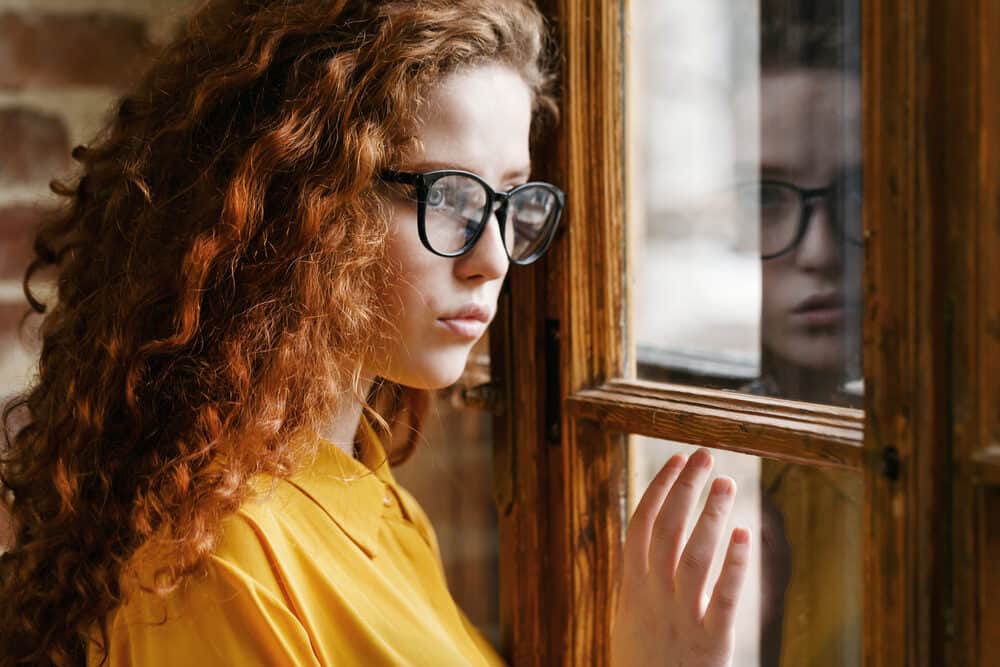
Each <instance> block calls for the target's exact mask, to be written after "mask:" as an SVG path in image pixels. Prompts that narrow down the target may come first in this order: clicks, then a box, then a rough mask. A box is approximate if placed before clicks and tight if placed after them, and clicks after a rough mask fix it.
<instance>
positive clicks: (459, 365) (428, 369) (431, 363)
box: [390, 350, 469, 391]
mask: <svg viewBox="0 0 1000 667" xmlns="http://www.w3.org/2000/svg"><path fill="white" fill-rule="evenodd" d="M468 358H469V351H468V350H464V351H463V352H462V353H461V354H459V353H457V352H452V353H449V354H441V355H434V356H433V357H430V358H427V359H422V360H420V363H416V364H410V367H409V368H406V369H405V370H404V369H400V370H402V371H403V372H400V373H394V374H393V375H395V376H396V377H392V378H390V379H391V380H393V381H394V382H397V383H399V384H402V385H405V386H407V387H412V388H413V389H427V390H432V391H433V390H436V389H444V388H446V387H450V386H451V385H453V384H455V383H456V382H458V380H459V378H461V377H462V373H464V372H465V364H466V361H468Z"/></svg>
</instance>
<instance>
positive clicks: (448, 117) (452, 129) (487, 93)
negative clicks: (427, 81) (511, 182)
mask: <svg viewBox="0 0 1000 667" xmlns="http://www.w3.org/2000/svg"><path fill="white" fill-rule="evenodd" d="M532 104H533V99H532V92H531V90H530V88H529V87H528V85H527V84H526V83H525V81H524V79H523V78H522V77H521V76H520V75H519V74H518V73H517V72H515V71H514V70H513V69H511V68H509V67H506V66H503V65H482V66H475V67H471V68H468V69H464V70H460V71H458V72H454V73H452V74H449V75H448V76H446V77H445V78H444V79H442V80H441V81H440V82H439V83H438V84H436V85H435V86H434V87H433V88H432V89H431V90H430V91H429V92H428V94H427V98H426V104H425V105H424V108H423V109H422V110H421V114H420V116H419V119H418V124H417V131H416V137H417V139H418V143H419V145H418V146H417V147H416V148H415V149H414V151H413V152H412V154H411V155H410V156H409V158H410V162H411V163H414V162H416V163H419V162H424V163H431V164H435V165H438V166H451V167H456V168H462V169H467V170H469V171H474V172H476V173H479V174H481V175H482V176H483V177H485V178H486V179H487V180H489V181H495V180H498V179H502V178H503V176H504V175H506V174H507V173H509V172H512V171H518V170H523V169H525V168H527V167H528V166H530V154H529V134H530V130H531V115H532Z"/></svg>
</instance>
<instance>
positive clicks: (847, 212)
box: [735, 170, 864, 259]
mask: <svg viewBox="0 0 1000 667" xmlns="http://www.w3.org/2000/svg"><path fill="white" fill-rule="evenodd" d="M735 194H736V201H737V203H738V205H739V206H740V208H741V209H742V210H743V213H742V214H741V215H743V216H747V217H748V218H750V219H752V218H754V217H757V216H759V217H760V256H761V259H774V258H775V257H780V256H781V255H784V254H786V253H788V252H790V251H791V250H792V249H794V248H795V247H796V246H798V244H799V243H800V242H801V241H802V239H803V238H804V237H805V235H806V230H807V229H808V228H809V223H810V221H811V220H812V218H813V213H814V212H815V210H816V206H817V205H818V203H819V202H825V204H826V206H827V211H828V212H829V218H830V223H831V225H832V227H833V229H834V232H835V233H836V234H837V236H838V237H839V239H840V240H841V241H842V242H843V243H844V244H845V245H848V246H854V247H856V248H860V247H862V246H863V245H864V230H863V229H862V223H861V212H862V178H861V174H860V171H854V170H851V171H849V172H846V173H844V174H843V175H841V176H840V177H839V178H837V179H836V180H835V181H833V183H831V184H830V185H828V186H826V187H823V188H803V187H799V186H798V185H795V184H794V183H788V182H786V181H779V180H770V179H769V180H761V181H754V182H750V183H744V184H740V185H738V186H736V192H735Z"/></svg>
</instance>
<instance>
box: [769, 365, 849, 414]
mask: <svg viewBox="0 0 1000 667" xmlns="http://www.w3.org/2000/svg"><path fill="white" fill-rule="evenodd" d="M761 370H762V375H763V376H764V377H767V378H770V379H771V380H773V381H774V383H775V384H777V386H778V390H779V392H780V395H781V397H782V398H791V399H794V400H798V401H808V402H810V403H824V404H826V405H831V404H832V405H837V404H840V403H841V402H842V401H844V400H845V397H844V396H843V392H842V391H841V385H842V384H843V382H844V378H843V374H842V373H840V372H838V371H836V370H828V369H817V368H807V367H804V366H798V365H795V364H791V363H788V362H786V361H784V360H782V359H779V358H776V357H774V356H773V355H769V354H767V353H765V354H764V357H763V358H762V359H761Z"/></svg>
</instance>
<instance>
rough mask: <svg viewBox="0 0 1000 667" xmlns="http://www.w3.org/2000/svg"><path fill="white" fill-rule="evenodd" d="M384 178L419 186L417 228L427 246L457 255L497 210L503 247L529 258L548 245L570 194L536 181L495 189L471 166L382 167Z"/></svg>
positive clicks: (524, 260)
mask: <svg viewBox="0 0 1000 667" xmlns="http://www.w3.org/2000/svg"><path fill="white" fill-rule="evenodd" d="M382 180H384V181H386V182H389V183H402V184H406V185H412V186H414V188H415V189H416V200H417V232H418V234H419V235H420V241H421V242H422V243H423V244H424V247H426V248H427V249H428V250H430V251H431V252H432V253H434V254H435V255H440V256H441V257H458V256H460V255H464V254H465V253H467V252H469V251H470V250H472V248H473V246H475V245H476V242H477V241H478V240H479V237H480V236H482V234H483V230H485V229H486V225H487V224H489V221H490V217H492V216H493V215H494V214H495V215H496V218H497V222H498V223H499V225H500V236H501V238H503V245H504V250H505V251H506V252H507V257H508V258H509V259H510V261H511V262H513V263H514V264H521V265H524V264H531V263H532V262H534V261H535V260H536V259H538V258H539V257H541V256H542V253H544V252H545V250H546V249H547V248H548V247H549V244H550V243H551V242H552V238H553V236H555V232H556V228H557V227H558V226H559V218H560V217H561V215H562V211H563V209H564V208H565V207H566V195H565V194H563V192H562V190H560V189H559V188H557V187H556V186H554V185H552V184H550V183H543V182H541V181H533V182H530V183H525V184H523V185H518V186H517V187H515V188H511V189H510V190H508V191H507V192H497V191H495V190H494V189H493V188H491V187H490V186H489V184H488V183H487V182H486V181H484V180H483V179H482V178H481V177H479V176H477V175H476V174H473V173H471V172H468V171H461V170H457V169H438V170H434V171H427V172H423V173H413V172H406V171H391V170H390V171H384V172H382Z"/></svg>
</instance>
